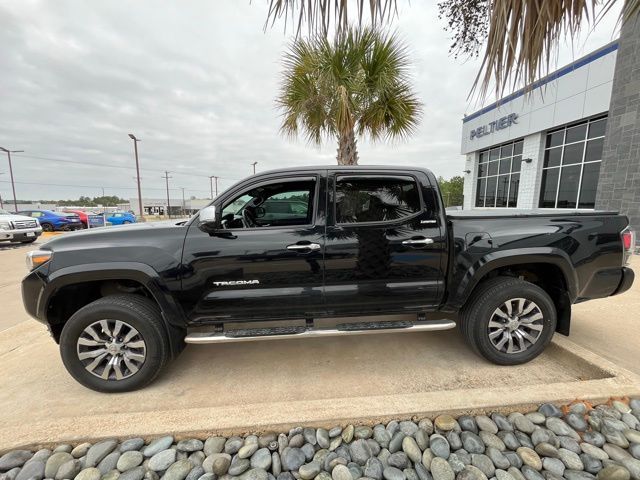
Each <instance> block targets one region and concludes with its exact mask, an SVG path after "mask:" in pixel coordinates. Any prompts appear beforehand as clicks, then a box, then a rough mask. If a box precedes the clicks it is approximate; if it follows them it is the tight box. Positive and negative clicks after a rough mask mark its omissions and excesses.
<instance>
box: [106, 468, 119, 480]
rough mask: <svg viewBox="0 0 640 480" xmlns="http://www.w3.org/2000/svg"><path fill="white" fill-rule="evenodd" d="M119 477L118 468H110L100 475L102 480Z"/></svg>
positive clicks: (112, 479)
mask: <svg viewBox="0 0 640 480" xmlns="http://www.w3.org/2000/svg"><path fill="white" fill-rule="evenodd" d="M119 478H120V472H119V471H118V470H115V469H114V470H111V471H109V472H107V473H106V474H105V475H103V476H102V480H118V479H119Z"/></svg>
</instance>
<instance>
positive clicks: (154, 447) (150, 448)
mask: <svg viewBox="0 0 640 480" xmlns="http://www.w3.org/2000/svg"><path fill="white" fill-rule="evenodd" d="M172 444H173V437H172V436H171V435H168V436H166V437H160V438H156V439H155V440H153V441H151V443H149V445H147V446H146V447H145V448H144V449H142V454H143V455H144V456H145V457H147V458H151V457H153V456H154V455H155V454H156V453H159V452H162V451H163V450H167V449H168V448H169V447H170V446H171V445H172ZM87 455H88V454H87Z"/></svg>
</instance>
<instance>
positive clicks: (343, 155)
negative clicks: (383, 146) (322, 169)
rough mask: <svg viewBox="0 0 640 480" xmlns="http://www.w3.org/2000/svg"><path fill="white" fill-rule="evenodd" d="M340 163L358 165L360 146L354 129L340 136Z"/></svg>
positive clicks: (338, 156) (338, 157)
mask: <svg viewBox="0 0 640 480" xmlns="http://www.w3.org/2000/svg"><path fill="white" fill-rule="evenodd" d="M337 159H338V165H357V164H358V148H357V146H356V135H355V133H354V131H353V130H351V131H349V133H346V134H344V133H343V134H340V137H339V138H338V155H337Z"/></svg>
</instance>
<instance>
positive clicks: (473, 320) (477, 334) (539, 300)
mask: <svg viewBox="0 0 640 480" xmlns="http://www.w3.org/2000/svg"><path fill="white" fill-rule="evenodd" d="M556 318H557V316H556V309H555V306H554V304H553V301H552V300H551V297H549V295H548V294H547V292H545V291H544V290H543V289H542V288H540V287H539V286H537V285H534V284H533V283H530V282H527V281H524V280H520V279H518V278H511V277H497V278H493V279H490V280H488V281H486V282H484V283H483V284H481V285H480V286H479V287H478V288H477V289H476V291H475V292H474V293H473V294H472V296H471V298H470V299H469V300H468V302H467V304H466V305H465V306H464V308H463V309H462V312H461V316H460V329H461V330H462V333H463V335H464V337H465V339H466V341H467V342H468V343H469V345H470V346H471V347H472V348H473V350H474V351H475V352H476V353H478V354H480V355H482V356H483V357H484V358H486V359H487V360H489V361H491V362H493V363H496V364H498V365H518V364H521V363H526V362H528V361H530V360H533V359H534V358H536V357H537V356H538V355H540V354H541V353H542V351H543V350H544V349H545V348H546V347H547V345H548V344H549V342H550V341H551V338H552V337H553V333H554V332H555V329H556Z"/></svg>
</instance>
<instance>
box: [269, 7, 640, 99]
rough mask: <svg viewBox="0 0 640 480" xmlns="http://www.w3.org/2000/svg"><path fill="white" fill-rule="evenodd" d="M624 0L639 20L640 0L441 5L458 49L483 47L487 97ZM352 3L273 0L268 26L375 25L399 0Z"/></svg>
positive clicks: (534, 72) (536, 72) (539, 71)
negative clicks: (282, 20) (355, 22)
mask: <svg viewBox="0 0 640 480" xmlns="http://www.w3.org/2000/svg"><path fill="white" fill-rule="evenodd" d="M621 1H622V2H624V7H623V9H622V12H621V21H623V22H626V21H634V20H635V19H636V18H637V15H638V13H639V12H640V0H441V1H440V2H439V4H438V6H439V9H440V16H441V17H442V18H444V19H445V20H446V22H447V30H450V31H452V32H453V38H454V42H453V45H452V51H453V53H455V54H460V53H461V54H464V55H477V54H479V53H480V50H482V49H483V48H484V53H483V54H482V57H483V61H482V66H481V68H480V72H479V73H478V76H477V78H476V81H475V83H474V88H476V87H479V89H480V93H481V97H485V96H486V93H487V91H488V88H489V86H490V85H491V83H492V82H493V83H494V84H495V88H496V93H497V94H502V93H503V91H504V90H505V88H506V87H507V86H509V85H512V86H515V85H517V84H520V83H527V84H531V83H533V81H535V80H536V79H537V78H539V77H540V76H542V75H544V74H545V73H546V72H547V71H548V70H549V63H550V59H551V58H553V53H554V52H555V51H556V50H557V48H558V45H559V43H560V40H561V39H562V38H564V36H565V35H570V36H573V35H574V34H575V33H577V32H578V31H579V29H580V27H581V26H582V25H583V24H584V22H585V21H586V23H587V24H595V23H596V22H597V21H598V20H599V19H600V18H601V17H602V16H603V15H606V14H608V12H609V11H610V10H611V8H612V7H613V6H614V5H615V4H616V3H618V2H621ZM349 3H350V2H349V0H333V1H330V0H302V1H298V0H269V12H268V16H267V22H266V24H265V27H266V26H267V25H269V24H273V23H274V22H275V20H276V19H278V18H281V17H284V18H285V19H290V20H291V22H292V23H293V24H294V25H296V27H295V28H296V31H297V32H298V33H300V31H301V28H302V25H303V24H305V23H306V24H307V25H308V27H309V29H310V31H313V32H319V33H322V34H324V35H326V34H327V32H329V31H330V30H331V29H332V28H334V29H336V30H337V31H341V30H344V29H346V28H347V25H349V22H350V21H352V20H354V17H355V19H357V20H358V22H359V23H360V24H362V23H363V17H366V18H365V20H368V21H369V22H370V23H371V24H373V25H376V24H383V23H385V22H389V21H390V20H391V19H392V18H393V17H394V16H395V15H397V0H369V1H368V2H364V1H362V0H357V1H356V2H352V5H351V6H352V8H351V10H350V9H349V8H348V5H349ZM407 3H409V2H407ZM366 15H368V17H367V16H366ZM426 21H428V19H425V22H426ZM637 21H640V19H637Z"/></svg>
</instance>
